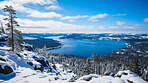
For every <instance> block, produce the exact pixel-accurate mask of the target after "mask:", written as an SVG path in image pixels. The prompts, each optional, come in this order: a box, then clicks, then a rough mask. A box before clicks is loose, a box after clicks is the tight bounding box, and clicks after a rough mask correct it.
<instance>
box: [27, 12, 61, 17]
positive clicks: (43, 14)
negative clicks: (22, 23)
mask: <svg viewBox="0 0 148 83" xmlns="http://www.w3.org/2000/svg"><path fill="white" fill-rule="evenodd" d="M28 17H35V18H54V17H62V15H61V14H57V13H55V12H39V11H33V12H32V13H31V14H29V15H28Z"/></svg>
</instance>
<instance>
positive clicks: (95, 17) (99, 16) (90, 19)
mask: <svg viewBox="0 0 148 83" xmlns="http://www.w3.org/2000/svg"><path fill="white" fill-rule="evenodd" d="M106 16H108V14H106V13H104V14H98V15H96V16H91V17H90V18H89V19H88V21H91V22H96V21H98V19H99V18H104V17H106Z"/></svg>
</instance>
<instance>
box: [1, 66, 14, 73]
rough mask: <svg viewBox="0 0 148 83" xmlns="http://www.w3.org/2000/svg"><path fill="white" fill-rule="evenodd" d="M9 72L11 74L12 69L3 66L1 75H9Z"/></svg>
mask: <svg viewBox="0 0 148 83" xmlns="http://www.w3.org/2000/svg"><path fill="white" fill-rule="evenodd" d="M11 72H13V69H12V68H11V67H9V66H5V67H4V69H3V71H2V73H3V74H9V73H11Z"/></svg>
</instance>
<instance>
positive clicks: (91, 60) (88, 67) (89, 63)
mask: <svg viewBox="0 0 148 83" xmlns="http://www.w3.org/2000/svg"><path fill="white" fill-rule="evenodd" d="M95 55H96V54H95ZM95 55H94V54H93V53H92V57H88V58H87V60H86V63H85V65H84V70H83V75H88V74H91V73H96V67H95Z"/></svg>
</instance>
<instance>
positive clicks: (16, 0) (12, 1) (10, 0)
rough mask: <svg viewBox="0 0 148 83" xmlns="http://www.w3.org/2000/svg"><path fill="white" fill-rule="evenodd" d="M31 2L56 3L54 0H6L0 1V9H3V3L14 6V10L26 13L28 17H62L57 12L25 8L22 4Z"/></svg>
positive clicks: (41, 3)
mask: <svg viewBox="0 0 148 83" xmlns="http://www.w3.org/2000/svg"><path fill="white" fill-rule="evenodd" d="M27 3H32V4H40V5H45V4H48V5H50V4H56V3H57V1H56V0H7V1H1V2H0V9H3V8H4V7H5V5H8V6H9V5H11V6H13V7H14V9H15V10H16V11H19V12H22V13H27V14H29V15H28V16H29V17H36V18H54V17H62V15H60V14H57V13H55V12H39V11H38V10H33V9H31V8H27V7H25V6H24V4H27Z"/></svg>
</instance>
